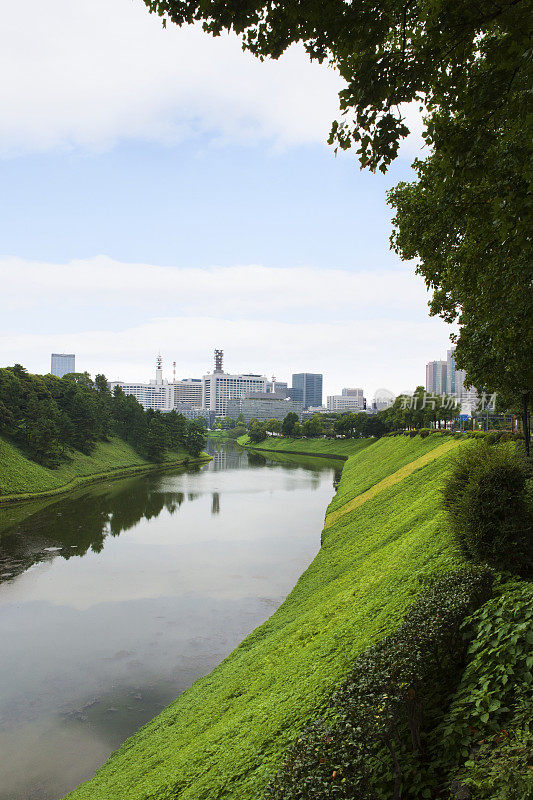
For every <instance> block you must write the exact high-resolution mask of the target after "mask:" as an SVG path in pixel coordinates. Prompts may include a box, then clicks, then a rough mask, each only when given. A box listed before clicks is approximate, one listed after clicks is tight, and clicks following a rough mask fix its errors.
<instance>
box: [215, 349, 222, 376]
mask: <svg viewBox="0 0 533 800" xmlns="http://www.w3.org/2000/svg"><path fill="white" fill-rule="evenodd" d="M223 358H224V351H223V350H215V372H224V370H223V369H222V360H223Z"/></svg>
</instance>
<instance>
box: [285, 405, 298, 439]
mask: <svg viewBox="0 0 533 800" xmlns="http://www.w3.org/2000/svg"><path fill="white" fill-rule="evenodd" d="M297 422H298V414H295V413H294V411H289V413H288V414H287V416H286V417H285V418H284V420H283V422H282V423H281V432H282V434H283V436H293V435H294V431H295V427H296V423H297Z"/></svg>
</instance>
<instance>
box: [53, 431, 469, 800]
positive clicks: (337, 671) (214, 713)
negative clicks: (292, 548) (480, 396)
mask: <svg viewBox="0 0 533 800" xmlns="http://www.w3.org/2000/svg"><path fill="white" fill-rule="evenodd" d="M454 441H455V444H454V445H453V446H452V443H451V442H450V441H449V440H445V439H443V438H441V437H438V436H430V437H427V438H425V439H422V438H420V437H416V438H414V439H410V438H409V437H386V438H383V439H380V440H378V441H374V442H372V441H370V442H369V443H368V444H366V445H365V446H364V447H360V448H359V450H358V451H357V452H355V453H354V454H352V455H349V456H348V460H347V461H346V462H345V464H344V468H343V472H342V476H341V481H340V484H339V487H338V491H337V493H336V495H335V496H334V498H333V500H332V502H331V503H330V506H329V507H328V516H329V515H330V514H331V513H332V512H339V511H342V513H340V514H337V515H336V517H335V518H334V519H333V520H330V522H331V524H329V525H328V527H327V528H326V529H325V530H324V533H323V537H322V538H323V540H322V547H321V549H320V551H319V553H318V555H317V556H316V558H315V559H314V561H313V562H312V564H311V565H310V566H309V568H308V569H307V570H306V571H305V572H304V574H303V575H302V576H301V577H300V579H299V580H298V582H297V584H296V586H295V587H294V589H293V590H292V592H291V593H290V594H289V596H288V597H287V598H286V600H285V601H284V603H283V604H282V605H281V606H280V607H279V609H278V610H277V611H276V612H275V613H274V614H273V615H272V616H271V617H270V619H269V620H268V621H267V622H266V623H264V624H263V625H262V626H260V627H259V628H257V629H256V630H255V631H254V632H253V633H252V634H251V635H250V636H248V637H247V638H246V639H245V640H244V641H243V642H242V644H241V645H240V646H239V647H237V648H236V650H234V651H233V653H231V655H230V656H228V658H226V659H225V660H224V661H223V662H222V663H221V664H220V665H219V666H218V667H217V668H216V669H215V670H214V671H213V672H212V673H211V674H210V675H208V676H206V677H205V678H202V679H200V680H199V681H197V682H196V683H195V684H193V686H192V687H191V688H190V689H188V690H187V691H185V692H184V693H183V694H182V695H181V696H180V697H179V698H178V699H177V700H176V701H175V702H174V703H172V704H171V705H170V706H168V708H166V709H165V710H164V711H163V712H162V713H161V714H160V715H159V716H157V717H156V718H155V719H154V720H152V721H151V722H150V723H148V725H146V726H144V727H143V728H142V729H141V730H140V731H138V733H136V734H135V735H134V736H133V737H131V738H130V739H128V740H127V742H125V744H124V745H123V746H122V747H121V748H120V749H119V750H118V751H117V752H116V753H115V754H114V755H113V756H112V757H111V758H110V759H109V760H108V761H107V762H106V764H104V766H103V767H102V768H101V769H100V770H99V771H98V772H97V773H96V775H95V777H94V778H93V779H92V780H91V781H89V782H88V783H86V784H83V785H82V786H80V787H79V788H78V789H77V790H75V791H74V792H72V793H71V794H69V795H68V797H69V798H70V800H89V799H90V800H146V798H148V797H157V798H158V800H170V798H180V800H198V798H199V797H201V798H203V800H215V799H216V800H222V798H225V799H226V800H230V798H231V800H234V798H236V797H238V798H239V799H240V800H258V798H260V797H261V795H262V792H263V790H264V788H265V786H266V783H267V782H268V779H269V777H270V775H272V773H273V772H275V771H276V769H277V768H278V767H279V765H280V763H281V760H282V758H283V754H284V751H285V750H286V747H287V746H288V745H289V744H290V743H291V742H293V741H294V739H295V738H296V737H297V734H298V732H299V731H300V730H301V729H302V727H304V726H305V725H306V724H307V723H308V722H309V721H311V720H312V719H313V718H314V717H315V716H316V714H317V713H320V712H321V711H323V710H324V709H325V708H326V707H327V703H328V698H329V697H330V694H331V692H332V690H333V689H334V688H335V687H336V686H338V684H339V682H340V681H342V679H343V677H344V676H345V675H346V673H347V671H348V669H349V668H350V665H351V664H352V663H353V660H354V659H355V658H356V657H357V656H358V655H359V654H361V653H362V652H364V651H365V650H366V649H367V648H368V646H369V645H371V644H373V643H374V642H376V641H379V640H381V639H382V638H383V637H385V636H386V635H387V634H388V633H390V632H392V631H393V630H395V629H397V627H398V626H399V624H400V623H401V621H402V619H403V617H404V615H405V613H406V610H407V609H408V608H409V607H410V606H411V605H412V603H413V602H414V600H415V598H416V597H417V595H418V594H419V593H420V591H421V585H422V581H423V580H424V579H426V578H428V577H430V576H432V575H438V574H441V573H442V572H444V571H448V570H449V569H453V568H454V567H457V566H461V565H462V564H463V558H462V556H461V554H460V553H459V550H458V548H457V545H456V543H455V541H454V538H453V536H452V534H451V533H450V532H449V531H448V528H447V525H446V524H445V520H444V514H443V511H442V510H441V504H440V487H441V485H442V479H443V474H444V472H445V470H446V468H447V465H448V464H449V458H450V448H453V447H458V446H461V445H462V444H463V443H462V441H460V440H454ZM301 443H302V442H301V440H299V445H300V444H301ZM311 443H312V440H311ZM317 443H318V441H317V442H315V444H317ZM346 444H347V443H345V445H344V446H345V447H346ZM349 444H350V445H351V446H353V445H357V444H359V443H358V442H350V443H349ZM254 449H257V450H261V449H265V448H255V447H254ZM286 452H287V450H285V453H286ZM337 452H338V451H337ZM430 452H432V454H433V458H432V459H427V460H425V461H424V462H421V461H420V460H419V459H421V458H422V457H424V456H426V455H427V454H429V453H430ZM310 454H311V451H310V450H308V451H307V455H310ZM331 454H332V451H331V452H330V453H329V455H330V456H331ZM340 455H344V456H346V455H347V453H346V450H345V452H344V453H340ZM409 464H415V466H414V468H413V469H412V470H411V471H409V470H407V471H405V474H403V476H401V477H400V478H399V479H398V472H399V470H401V469H402V468H404V467H406V466H407V465H409ZM393 475H396V478H395V479H394V480H392V481H388V480H387V479H389V478H391V476H393ZM372 487H376V491H374V492H373V493H370V494H369V495H368V496H367V497H366V498H365V499H364V501H363V502H361V503H359V505H358V506H357V507H356V508H354V507H352V505H351V503H352V502H353V501H354V500H355V499H356V498H357V497H358V496H360V495H362V494H363V493H364V492H367V491H368V490H369V489H371V488H372Z"/></svg>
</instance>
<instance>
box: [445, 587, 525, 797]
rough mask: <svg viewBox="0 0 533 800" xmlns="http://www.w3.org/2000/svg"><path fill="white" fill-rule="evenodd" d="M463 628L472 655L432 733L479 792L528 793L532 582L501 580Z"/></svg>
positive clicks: (462, 779)
mask: <svg viewBox="0 0 533 800" xmlns="http://www.w3.org/2000/svg"><path fill="white" fill-rule="evenodd" d="M463 633H464V635H465V637H466V639H467V640H468V641H470V645H469V649H468V659H469V663H468V666H467V668H466V670H465V673H464V675H463V677H462V680H461V683H460V685H459V687H458V689H457V691H456V693H455V695H454V698H453V700H452V702H451V705H450V708H449V711H448V712H447V714H446V716H445V718H444V720H443V722H442V723H441V725H440V726H439V729H438V730H437V732H436V737H435V738H436V739H437V740H438V741H439V742H440V746H441V748H442V750H443V754H444V757H445V758H446V760H447V763H448V765H449V766H448V768H449V770H450V775H453V776H455V778H456V779H457V780H458V782H459V783H460V784H461V785H463V786H466V787H468V788H470V789H471V790H472V791H473V792H474V797H475V798H476V800H478V799H479V800H482V799H483V800H485V799H486V800H496V798H501V800H514V799H515V798H516V800H525V798H526V797H530V796H531V792H532V790H533V747H532V745H533V729H532V725H533V707H532V703H531V699H532V687H533V677H532V671H533V655H532V645H533V586H532V585H531V584H526V583H522V584H518V585H515V586H513V585H511V586H509V587H507V586H504V587H503V588H502V594H501V596H499V597H495V598H494V599H493V600H491V601H490V602H489V603H487V604H486V605H484V606H483V607H482V608H481V609H479V611H477V612H476V613H475V614H474V615H473V616H472V617H471V618H470V619H468V620H467V621H466V622H465V623H464V625H463Z"/></svg>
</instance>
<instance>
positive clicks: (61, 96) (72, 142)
mask: <svg viewBox="0 0 533 800" xmlns="http://www.w3.org/2000/svg"><path fill="white" fill-rule="evenodd" d="M0 69H1V71H2V75H4V76H6V75H8V76H9V80H3V81H2V83H1V85H0V104H1V107H2V122H1V126H0V153H3V154H4V155H14V154H15V155H16V154H20V153H26V152H40V151H46V150H50V149H57V148H82V149H91V150H94V149H96V150H98V149H101V148H104V149H105V148H109V147H111V146H113V145H115V144H116V143H117V142H119V141H123V140H143V141H149V142H159V143H165V144H174V143H176V142H179V141H181V140H182V139H184V138H187V137H191V136H200V135H202V134H206V133H207V134H209V135H210V137H211V138H213V137H214V138H215V139H217V140H219V141H221V142H224V141H228V140H231V141H232V142H235V141H239V142H246V141H257V140H269V141H273V142H275V143H276V144H278V145H281V146H286V145H295V144H306V143H323V144H325V142H326V138H327V134H328V132H329V127H330V124H331V122H332V121H333V119H335V117H336V116H337V114H338V98H337V93H338V91H339V89H340V88H341V86H342V82H341V80H340V78H339V76H338V75H337V74H336V73H335V72H334V71H333V70H332V69H330V68H328V67H327V66H325V65H323V66H322V65H319V64H316V63H311V62H310V61H309V59H308V57H307V56H306V55H305V53H304V52H303V49H302V48H299V47H293V48H291V49H290V50H289V51H288V52H287V53H286V54H285V55H284V56H282V57H281V58H280V59H279V60H278V61H266V62H264V63H261V62H259V61H258V60H257V59H255V58H254V57H253V56H251V55H250V54H249V53H244V52H243V51H242V48H241V45H240V41H239V39H238V38H237V37H236V36H233V35H231V36H230V35H224V36H220V37H217V38H212V37H210V36H208V35H207V34H205V33H204V32H203V31H202V30H201V29H200V28H199V27H198V26H195V27H186V28H182V29H178V28H176V26H174V25H172V24H169V26H168V28H167V29H166V30H164V29H163V28H162V25H161V20H160V19H159V17H156V16H153V15H150V14H149V13H148V10H147V8H146V7H145V5H144V3H142V2H141V0H136V2H131V0H76V2H72V0H48V2H46V3H43V2H42V0H27V2H26V3H25V4H24V13H21V11H20V8H19V7H18V6H17V5H16V4H11V5H9V6H8V7H7V8H6V9H5V10H4V13H3V18H2V28H1V31H0ZM412 144H413V143H411V144H409V145H408V149H412ZM414 146H415V147H416V146H418V137H416V136H415V141H414Z"/></svg>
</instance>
